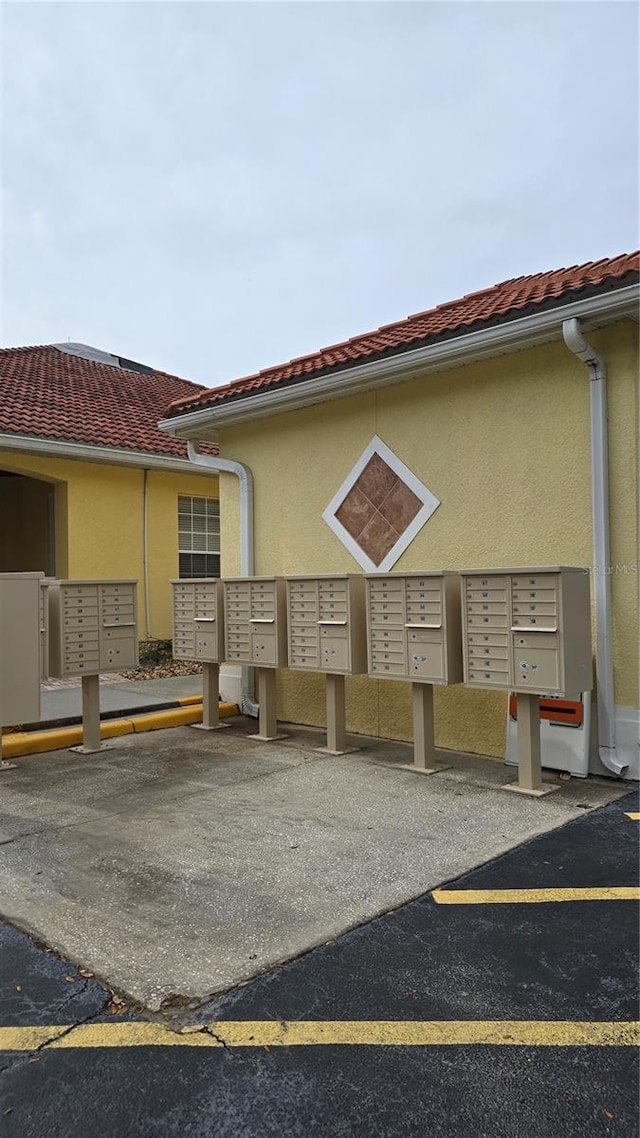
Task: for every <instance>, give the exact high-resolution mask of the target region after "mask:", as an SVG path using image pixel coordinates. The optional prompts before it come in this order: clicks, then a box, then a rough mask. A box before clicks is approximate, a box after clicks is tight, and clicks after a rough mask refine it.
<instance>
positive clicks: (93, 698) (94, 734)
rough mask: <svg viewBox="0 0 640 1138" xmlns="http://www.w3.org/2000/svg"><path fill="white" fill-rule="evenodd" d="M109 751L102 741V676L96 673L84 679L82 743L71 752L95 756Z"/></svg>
mask: <svg viewBox="0 0 640 1138" xmlns="http://www.w3.org/2000/svg"><path fill="white" fill-rule="evenodd" d="M107 749H108V744H105V743H102V742H101V741H100V676H99V675H98V674H97V673H95V674H94V675H87V676H83V677H82V743H81V744H80V746H79V747H70V748H69V750H70V751H78V752H79V753H80V754H81V755H93V754H95V752H96V751H106V750H107Z"/></svg>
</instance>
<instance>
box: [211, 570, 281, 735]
mask: <svg viewBox="0 0 640 1138" xmlns="http://www.w3.org/2000/svg"><path fill="white" fill-rule="evenodd" d="M222 584H223V590H224V635H225V660H227V661H228V662H229V663H234V664H243V665H245V666H246V667H253V668H256V669H257V678H258V702H259V721H258V723H259V726H258V734H257V735H254V736H253V738H254V739H261V740H264V741H267V740H271V739H277V738H278V733H277V723H276V675H275V670H276V669H277V668H285V667H286V665H287V612H286V597H285V582H284V577H231V578H229V577H226V578H225V579H224V581H223V582H222Z"/></svg>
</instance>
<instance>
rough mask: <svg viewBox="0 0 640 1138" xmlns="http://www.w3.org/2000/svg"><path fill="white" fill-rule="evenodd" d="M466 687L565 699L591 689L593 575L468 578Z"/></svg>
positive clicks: (557, 572)
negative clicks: (591, 580) (554, 696)
mask: <svg viewBox="0 0 640 1138" xmlns="http://www.w3.org/2000/svg"><path fill="white" fill-rule="evenodd" d="M463 590H464V614H463V642H464V667H465V683H466V684H468V685H469V686H471V687H487V688H504V689H505V691H515V692H534V693H537V694H538V695H556V696H563V695H566V694H573V693H577V692H582V691H590V690H591V668H592V663H591V618H590V594H589V575H588V573H585V572H584V570H581V569H568V568H562V567H556V568H546V567H545V568H542V569H539V568H536V569H492V570H491V571H484V572H483V571H482V570H478V569H474V570H467V571H465V572H464V573H463Z"/></svg>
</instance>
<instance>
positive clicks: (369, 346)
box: [165, 252, 640, 417]
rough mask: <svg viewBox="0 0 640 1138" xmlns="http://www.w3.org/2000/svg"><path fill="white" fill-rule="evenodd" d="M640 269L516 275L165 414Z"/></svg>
mask: <svg viewBox="0 0 640 1138" xmlns="http://www.w3.org/2000/svg"><path fill="white" fill-rule="evenodd" d="M639 268H640V256H639V254H638V253H637V252H636V253H624V254H622V255H621V256H619V257H613V258H605V259H604V260H601V261H590V262H588V263H587V264H585V265H573V266H572V267H571V268H567V269H556V270H554V271H552V272H547V273H536V274H535V275H533V276H528V277H515V278H514V279H513V280H508V281H504V282H503V283H502V284H497V285H493V287H491V288H485V289H480V290H479V291H478V292H472V293H468V294H467V295H466V296H463V297H461V298H460V299H459V300H449V301H446V302H445V303H444V304H439V305H437V307H435V308H431V309H428V310H427V311H426V312H418V313H416V314H415V315H414V316H409V317H408V318H407V319H406V320H398V321H396V322H395V323H393V324H385V325H383V326H382V327H381V328H377V329H375V330H374V331H373V332H367V333H366V334H365V335H362V336H354V337H353V338H352V339H349V340H343V341H341V342H340V343H338V344H332V345H329V346H328V347H326V348H322V349H321V350H320V351H318V352H313V353H311V354H309V355H307V356H299V357H298V358H297V359H294V360H289V361H288V362H287V363H284V364H280V365H279V366H277V367H271V368H266V369H264V370H263V371H260V372H258V373H257V374H256V375H251V376H245V377H244V378H242V379H236V380H234V381H233V382H232V383H228V384H226V385H225V386H223V387H217V388H213V389H211V388H206V389H205V390H204V391H202V392H196V393H195V394H193V395H187V396H186V397H185V396H184V395H181V396H178V397H177V398H176V399H174V401H173V403H171V405H170V406H169V408H168V410H167V409H165V415H166V416H168V417H169V416H172V415H179V414H182V413H185V414H186V413H188V412H190V411H198V410H200V409H202V408H205V407H211V406H214V405H217V404H219V403H224V402H227V401H230V400H232V399H233V400H235V399H240V398H243V397H247V396H250V395H252V394H254V393H255V392H257V391H262V390H265V389H267V388H272V387H274V386H278V385H280V384H282V385H285V384H290V383H295V382H301V381H305V380H307V379H308V378H309V377H312V376H320V375H322V374H324V373H326V372H330V371H332V370H334V369H337V368H341V367H349V366H354V365H356V364H359V363H363V362H365V361H366V360H368V359H374V358H376V357H379V356H380V355H384V354H390V353H394V354H395V353H397V354H399V353H401V352H403V351H407V350H409V349H411V348H415V347H417V346H419V345H420V344H421V343H426V342H429V341H431V340H434V341H435V340H437V339H438V338H443V337H446V336H447V335H451V334H452V333H455V332H462V331H463V330H468V329H471V328H474V330H475V329H476V328H477V327H478V326H482V325H483V324H485V323H487V322H489V321H491V322H492V323H497V322H500V321H504V320H508V319H513V320H515V319H517V317H519V316H522V315H523V314H525V313H528V312H530V311H531V310H532V309H534V308H535V307H537V306H540V305H542V304H545V303H549V302H553V301H557V300H560V299H561V298H562V297H566V298H567V300H569V298H570V297H573V295H574V294H580V293H581V292H583V291H584V290H591V291H597V290H599V289H600V290H603V289H604V288H607V287H616V285H619V283H620V282H622V280H623V278H625V277H628V276H630V275H631V274H634V275H635V278H636V279H637V276H638V270H639Z"/></svg>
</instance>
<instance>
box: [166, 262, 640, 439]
mask: <svg viewBox="0 0 640 1138" xmlns="http://www.w3.org/2000/svg"><path fill="white" fill-rule="evenodd" d="M639 300H640V284H638V283H635V284H632V285H625V286H623V287H621V288H613V289H609V290H608V291H607V292H604V293H601V294H599V295H596V296H593V295H592V296H589V297H588V298H584V299H582V300H576V301H571V302H570V303H568V304H562V303H561V304H559V305H558V306H555V307H553V308H551V309H546V310H544V311H540V312H534V313H532V314H530V315H527V316H524V317H519V318H517V319H515V320H505V321H503V322H502V323H499V324H496V325H493V326H492V327H491V328H484V329H481V330H480V331H475V332H465V333H463V334H462V335H460V336H455V337H452V338H448V339H446V340H443V341H441V342H436V343H431V344H428V345H427V346H423V347H420V348H417V349H415V350H413V351H404V352H401V353H397V354H395V355H391V356H385V357H384V358H383V359H377V360H374V361H369V362H366V363H363V364H359V365H354V366H352V367H349V368H345V369H341V370H339V371H332V372H331V373H330V374H328V375H323V374H322V373H320V374H316V375H311V376H308V377H306V378H304V379H301V380H299V381H297V382H294V383H290V384H283V385H277V386H274V388H273V389H272V390H266V391H259V392H258V393H257V394H255V395H248V396H244V397H242V398H238V399H235V400H229V401H228V402H223V403H220V404H219V405H217V406H216V405H213V406H211V407H203V408H200V409H199V410H197V411H187V412H183V413H182V414H179V415H175V416H172V417H170V418H167V419H161V420H160V422H159V423H158V427H159V428H160V430H161V431H164V432H165V433H166V434H168V435H172V436H173V437H174V438H182V439H195V438H200V439H207V440H213V441H216V437H217V431H218V430H220V428H222V427H229V426H234V425H235V424H237V423H241V422H242V423H245V422H248V421H249V420H252V419H262V418H266V417H268V416H270V415H275V414H283V413H284V412H286V411H297V410H300V409H302V408H304V407H308V406H312V405H313V404H315V403H325V402H328V401H330V400H332V399H343V398H346V397H347V396H350V395H356V394H358V393H360V392H363V391H370V390H373V389H375V388H377V387H384V386H387V385H389V384H393V383H403V382H405V381H406V380H408V379H412V378H414V377H415V376H417V375H426V374H428V373H429V372H434V371H446V370H450V369H451V368H454V367H462V366H464V365H465V364H469V363H477V362H479V361H480V360H483V359H488V358H491V357H493V356H498V355H503V354H505V353H508V352H516V351H523V350H524V349H526V348H531V347H535V346H536V345H539V344H543V343H549V342H551V341H554V340H560V339H561V338H562V322H563V321H564V320H568V319H571V318H573V317H577V318H578V319H579V320H581V322H582V323H583V325H584V327H585V329H587V330H593V329H594V328H598V327H601V326H603V325H605V324H610V323H613V322H614V321H617V320H623V319H625V318H631V319H634V320H637V319H638V303H639Z"/></svg>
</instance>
